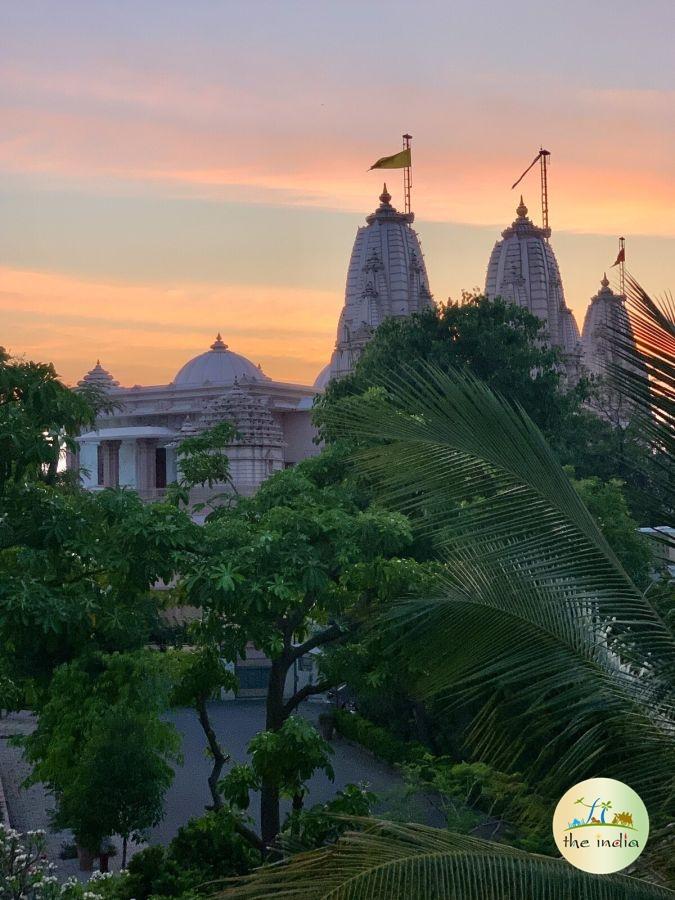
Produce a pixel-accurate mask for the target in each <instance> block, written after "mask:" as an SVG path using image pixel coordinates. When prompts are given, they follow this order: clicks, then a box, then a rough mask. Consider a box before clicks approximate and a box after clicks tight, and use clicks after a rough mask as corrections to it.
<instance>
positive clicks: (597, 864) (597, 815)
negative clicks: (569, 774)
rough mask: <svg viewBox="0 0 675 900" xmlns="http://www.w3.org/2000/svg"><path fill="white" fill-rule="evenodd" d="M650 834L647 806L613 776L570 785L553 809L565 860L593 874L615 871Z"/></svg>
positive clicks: (555, 830) (557, 839)
mask: <svg viewBox="0 0 675 900" xmlns="http://www.w3.org/2000/svg"><path fill="white" fill-rule="evenodd" d="M648 836H649V816H648V815H647V808H646V807H645V805H644V803H643V802H642V800H641V799H640V797H639V796H638V795H637V794H636V793H635V791H634V790H633V789H632V788H630V787H628V785H627V784H624V783H623V782H621V781H615V780H614V779H613V778H589V779H588V780H587V781H580V782H579V784H575V785H574V787H572V788H570V789H569V791H567V793H566V794H564V795H563V797H562V798H561V799H560V802H559V803H558V805H557V806H556V808H555V812H554V813H553V837H554V838H555V842H556V844H557V846H558V850H560V852H561V853H562V855H563V856H564V857H565V859H566V860H567V862H569V863H571V864H572V865H573V866H576V868H577V869H583V870H584V872H593V873H594V874H596V875H607V874H609V873H610V872H618V871H619V870H620V869H625V868H626V866H629V865H630V864H631V863H632V862H634V861H635V860H636V859H637V858H638V856H639V855H640V854H641V853H642V851H643V850H644V848H645V844H646V843H647V837H648Z"/></svg>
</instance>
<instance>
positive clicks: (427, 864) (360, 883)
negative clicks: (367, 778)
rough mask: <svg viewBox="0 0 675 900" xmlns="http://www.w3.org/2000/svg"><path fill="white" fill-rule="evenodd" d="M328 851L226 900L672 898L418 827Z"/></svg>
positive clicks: (377, 828) (380, 832)
mask: <svg viewBox="0 0 675 900" xmlns="http://www.w3.org/2000/svg"><path fill="white" fill-rule="evenodd" d="M360 824H361V826H362V829H363V830H360V831H350V832H347V833H346V834H345V835H344V836H343V837H342V838H341V839H340V840H339V841H338V843H337V844H336V845H335V846H333V847H329V848H325V849H321V850H317V851H313V852H311V853H305V854H301V855H298V856H296V857H293V859H292V860H291V861H290V862H289V863H285V864H276V865H270V866H264V867H262V868H260V869H257V870H256V871H255V872H253V874H252V875H249V876H247V877H245V878H243V879H240V880H239V881H238V883H236V884H234V885H233V886H232V887H230V888H229V889H228V890H226V891H224V892H223V893H222V894H220V895H219V896H220V897H222V898H228V900H262V898H269V897H275V898H302V900H320V898H321V900H328V898H331V900H365V898H368V900H433V898H436V900H442V898H448V900H449V898H457V900H507V898H513V900H516V898H522V900H560V898H563V897H564V898H566V900H567V898H571V897H574V898H575V900H661V898H663V900H665V898H672V897H673V896H675V894H674V893H673V892H672V891H669V890H667V889H665V888H661V887H658V886H656V885H652V884H649V883H648V882H644V881H640V880H638V879H635V878H630V877H628V876H625V875H602V876H599V875H588V874H586V873H585V872H581V871H579V870H578V869H574V868H573V867H572V866H570V865H569V864H568V863H567V862H565V861H563V860H560V859H551V858H549V857H546V856H536V855H534V854H528V853H524V852H522V851H519V850H515V849H513V848H511V847H508V846H506V845H503V844H495V843H492V842H489V841H483V840H479V839H477V838H472V837H468V836H466V835H460V834H453V833H452V832H448V831H441V830H439V829H435V828H428V827H425V826H423V825H399V824H395V823H388V822H376V821H372V820H370V821H368V820H365V821H362V822H361V823H360Z"/></svg>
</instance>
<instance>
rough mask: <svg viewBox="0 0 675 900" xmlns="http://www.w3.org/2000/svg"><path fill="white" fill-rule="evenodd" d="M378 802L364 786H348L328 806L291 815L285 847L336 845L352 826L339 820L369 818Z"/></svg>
mask: <svg viewBox="0 0 675 900" xmlns="http://www.w3.org/2000/svg"><path fill="white" fill-rule="evenodd" d="M376 799H377V797H376V795H375V794H373V793H371V792H370V791H367V790H366V789H365V787H364V786H363V785H360V784H358V785H357V784H347V785H345V787H344V788H343V789H342V790H341V791H338V792H337V793H336V795H335V796H334V797H333V798H331V799H330V800H328V801H327V802H326V803H316V804H315V805H314V806H312V807H310V809H303V810H294V811H293V812H291V813H289V815H288V818H287V819H286V822H285V823H284V827H283V829H282V834H281V840H282V845H283V846H284V847H285V849H286V850H288V851H290V852H297V851H299V850H313V849H314V848H316V847H322V846H324V845H325V844H333V843H335V841H337V839H338V838H339V837H340V835H341V834H342V833H343V832H344V831H346V830H347V828H351V827H353V825H352V824H351V823H350V822H349V821H348V820H345V819H341V818H338V817H347V816H349V817H362V816H368V815H370V811H371V807H372V805H373V803H374V802H375V800H376Z"/></svg>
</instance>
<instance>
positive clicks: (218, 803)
mask: <svg viewBox="0 0 675 900" xmlns="http://www.w3.org/2000/svg"><path fill="white" fill-rule="evenodd" d="M188 640H192V641H194V644H193V646H192V647H191V648H190V649H188V650H177V651H174V652H173V653H172V654H171V657H170V664H171V666H172V669H173V679H174V686H173V691H172V696H171V705H172V706H192V707H194V709H195V712H196V713H197V718H198V719H199V724H200V725H201V728H202V731H203V732H204V735H205V737H206V743H207V747H208V753H209V755H210V757H211V759H212V760H213V767H212V769H211V773H210V774H209V777H208V784H209V791H210V792H211V801H212V806H211V808H212V809H214V810H218V809H220V808H221V807H222V805H223V801H222V796H221V793H220V790H219V787H218V784H219V782H220V775H221V772H222V771H223V766H224V765H225V763H226V762H228V761H229V759H230V756H229V754H228V753H226V751H225V750H224V749H223V747H222V745H221V743H220V741H219V740H218V736H217V735H216V732H215V730H214V728H213V726H212V725H211V720H210V718H209V711H208V705H207V704H208V701H209V700H213V699H214V698H215V697H216V696H217V695H219V694H220V692H221V691H222V690H235V689H236V687H237V679H236V677H235V675H234V673H233V672H232V671H231V670H230V669H229V668H228V666H227V664H226V662H225V657H228V658H229V657H231V656H232V653H231V652H230V653H228V651H227V650H226V649H225V647H224V646H223V643H222V642H219V641H217V640H215V641H214V640H212V639H211V635H210V634H209V633H208V632H207V630H206V629H204V628H203V627H202V624H201V623H196V624H195V625H193V626H192V628H190V630H189V633H188Z"/></svg>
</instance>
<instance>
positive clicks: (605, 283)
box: [600, 272, 609, 288]
mask: <svg viewBox="0 0 675 900" xmlns="http://www.w3.org/2000/svg"><path fill="white" fill-rule="evenodd" d="M600 284H601V285H602V286H603V287H604V288H606V287H609V278H608V277H607V272H605V273H604V274H603V276H602V281H601V282H600Z"/></svg>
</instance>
